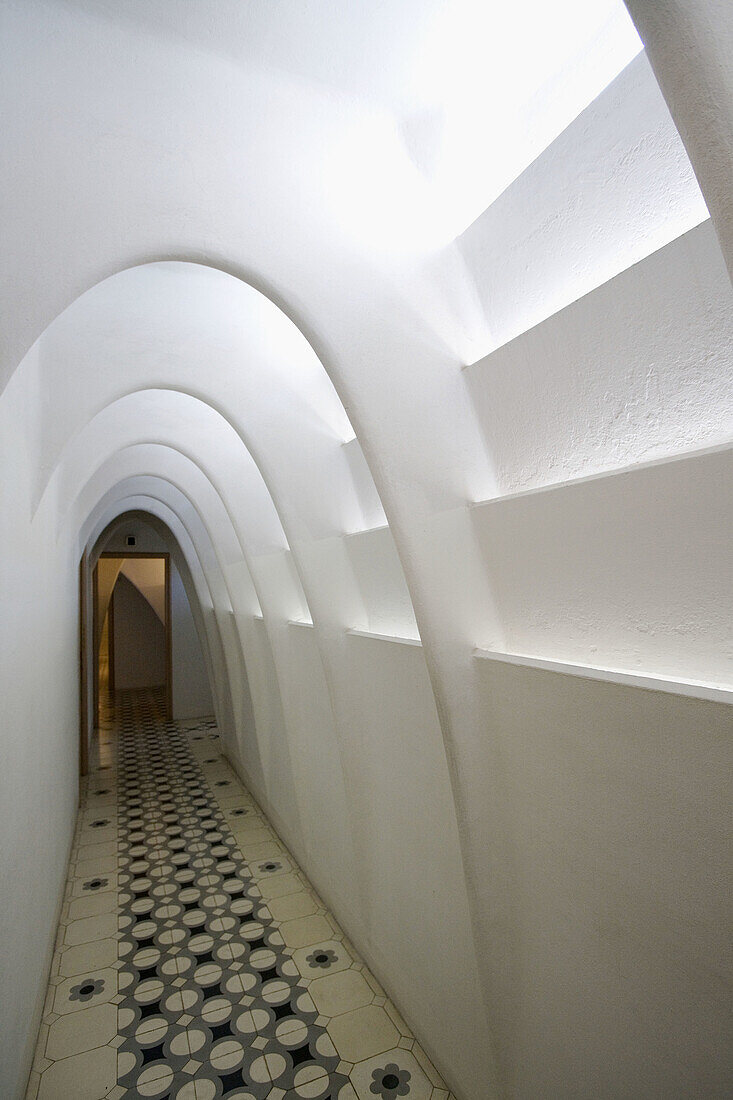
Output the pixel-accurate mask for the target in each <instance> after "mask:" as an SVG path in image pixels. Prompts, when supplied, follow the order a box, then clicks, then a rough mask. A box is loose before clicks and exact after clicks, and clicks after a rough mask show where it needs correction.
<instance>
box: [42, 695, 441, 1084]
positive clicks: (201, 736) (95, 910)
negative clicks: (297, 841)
mask: <svg viewBox="0 0 733 1100" xmlns="http://www.w3.org/2000/svg"><path fill="white" fill-rule="evenodd" d="M92 756H93V760H92V763H91V767H90V775H89V778H88V780H86V781H85V782H84V783H83V787H82V804H81V809H80V812H79V819H78V824H77V830H76V835H75V839H74V844H73V848H72V853H71V860H70V865H69V878H68V882H67V886H66V891H65V895H64V900H63V905H62V909H61V918H60V925H59V930H58V936H57V941H56V950H55V952H54V956H53V962H52V967H51V976H50V980H49V988H48V994H47V997H46V1004H45V1008H44V1014H43V1019H42V1023H41V1028H40V1031H39V1036H38V1043H37V1048H36V1055H35V1059H34V1062H33V1069H32V1072H31V1076H30V1080H29V1084H28V1091H27V1094H26V1100H72V1098H73V1100H102V1098H103V1097H106V1098H108V1100H123V1098H124V1100H133V1098H137V1097H152V1098H157V1100H216V1098H218V1097H226V1098H230V1100H265V1098H267V1100H398V1098H402V1097H406V1098H407V1100H453V1097H452V1095H451V1094H450V1093H449V1091H448V1089H447V1087H446V1085H445V1083H444V1082H443V1081H442V1079H441V1078H440V1076H439V1075H438V1074H437V1073H436V1071H435V1069H434V1067H433V1066H432V1065H431V1063H430V1061H429V1060H428V1058H427V1057H426V1055H425V1053H424V1051H423V1050H422V1048H421V1046H420V1044H419V1043H418V1042H417V1041H416V1040H415V1037H414V1036H413V1034H412V1032H411V1031H410V1029H409V1028H408V1026H407V1025H406V1024H405V1022H404V1020H403V1019H402V1017H401V1016H400V1014H399V1013H398V1012H397V1010H396V1009H395V1007H394V1006H393V1005H392V1004H391V1002H390V1001H389V999H388V998H387V996H386V994H385V992H384V990H383V989H382V988H381V986H380V985H379V983H378V982H377V981H376V980H375V978H374V977H373V975H372V974H371V973H370V971H369V970H368V968H367V967H366V966H365V965H364V964H363V963H362V962H361V960H360V959H359V957H358V955H357V953H356V951H355V950H354V948H353V946H352V945H351V944H350V943H349V942H348V940H347V939H346V937H345V936H344V934H343V932H342V931H341V929H340V928H339V926H338V924H337V922H336V921H335V919H334V917H333V916H332V915H331V914H330V913H329V912H328V911H327V909H326V907H325V906H324V905H323V902H322V901H321V900H320V898H319V897H318V895H317V894H316V893H315V892H314V891H313V889H312V887H311V885H310V883H309V882H308V880H307V879H306V877H305V876H304V875H303V873H302V872H301V871H300V869H299V868H298V866H297V864H296V863H295V861H294V860H293V858H292V856H291V855H290V853H289V852H287V850H286V849H285V848H284V846H283V844H282V842H281V841H280V839H279V837H278V836H277V834H276V833H275V832H274V831H273V830H272V828H271V826H270V824H269V822H268V820H267V818H266V816H265V815H264V814H263V813H262V811H261V810H260V809H259V807H258V806H257V804H256V803H255V801H254V800H253V798H252V797H251V795H250V794H249V793H248V792H247V791H246V790H245V788H244V787H243V786H242V784H241V781H240V779H239V777H238V776H237V775H236V773H235V772H234V771H233V769H232V768H231V766H230V764H229V762H228V761H227V760H226V758H225V757H224V756H223V755H222V753H221V748H220V743H219V735H218V732H217V728H216V723H215V722H214V721H213V720H209V719H204V720H201V719H199V720H192V721H190V722H167V721H166V719H165V714H164V707H163V698H162V693H160V692H155V691H138V692H119V693H117V696H116V698H115V705H114V708H113V709H111V710H110V711H109V713H108V716H107V718H106V719H105V720H104V721H103V722H102V728H101V730H100V731H99V734H98V735H97V736H96V737H95V740H94V745H93V752H92Z"/></svg>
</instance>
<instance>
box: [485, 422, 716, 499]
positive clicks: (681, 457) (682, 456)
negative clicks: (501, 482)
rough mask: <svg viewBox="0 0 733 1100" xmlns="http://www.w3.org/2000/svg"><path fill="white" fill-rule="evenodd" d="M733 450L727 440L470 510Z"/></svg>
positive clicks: (499, 496) (557, 483)
mask: <svg viewBox="0 0 733 1100" xmlns="http://www.w3.org/2000/svg"><path fill="white" fill-rule="evenodd" d="M732 448H733V440H730V439H728V440H725V441H724V442H722V443H716V444H714V445H713V446H711V447H699V448H698V449H697V450H690V451H680V452H678V453H677V454H674V455H663V456H662V457H661V458H652V459H649V460H648V461H646V462H632V463H630V464H629V465H628V466H617V467H615V468H614V469H611V470H600V471H599V472H598V473H595V474H585V475H584V476H583V477H571V478H567V479H565V480H564V481H551V482H548V483H547V484H545V485H532V486H530V487H529V488H528V489H518V490H516V492H512V493H499V494H497V495H496V496H493V497H486V498H485V499H484V500H473V501H471V502H470V504H469V507H470V508H483V507H484V506H485V505H489V504H503V503H504V501H510V500H518V499H520V498H521V497H532V496H539V494H540V493H553V492H558V491H559V490H561V489H572V488H573V487H574V486H576V485H587V484H588V483H589V482H593V481H605V480H609V479H611V478H614V477H623V476H624V474H634V473H636V472H637V471H641V470H651V469H654V468H655V467H658V466H669V465H671V464H672V463H674V462H687V461H692V460H694V459H696V458H705V457H706V456H707V455H714V454H721V453H722V452H724V451H729V450H731V449H732Z"/></svg>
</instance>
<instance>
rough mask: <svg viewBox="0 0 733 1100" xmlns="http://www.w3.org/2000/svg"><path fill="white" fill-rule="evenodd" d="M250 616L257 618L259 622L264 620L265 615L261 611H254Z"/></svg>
mask: <svg viewBox="0 0 733 1100" xmlns="http://www.w3.org/2000/svg"><path fill="white" fill-rule="evenodd" d="M252 618H253V619H258V620H259V621H260V622H261V623H263V622H264V621H265V616H264V615H263V614H262V612H261V611H255V613H254V615H253V616H252Z"/></svg>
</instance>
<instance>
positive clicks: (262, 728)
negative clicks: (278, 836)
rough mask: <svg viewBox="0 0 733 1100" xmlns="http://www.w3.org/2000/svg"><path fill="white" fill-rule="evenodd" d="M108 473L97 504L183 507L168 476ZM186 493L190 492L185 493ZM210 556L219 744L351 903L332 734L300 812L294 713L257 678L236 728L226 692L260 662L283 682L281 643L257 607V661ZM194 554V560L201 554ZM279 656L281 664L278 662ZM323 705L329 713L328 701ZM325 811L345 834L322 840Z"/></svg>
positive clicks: (246, 621) (243, 615) (245, 619)
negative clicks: (114, 497)
mask: <svg viewBox="0 0 733 1100" xmlns="http://www.w3.org/2000/svg"><path fill="white" fill-rule="evenodd" d="M144 468H145V466H144ZM108 472H109V475H110V480H111V479H115V484H114V485H113V486H111V487H110V488H109V489H108V490H107V493H106V496H105V497H103V498H102V499H106V498H107V497H108V496H109V494H114V493H115V492H117V491H119V492H128V491H129V486H133V487H134V488H135V489H136V490H145V491H148V492H150V491H151V488H152V490H153V491H155V492H156V493H157V496H158V497H159V498H162V499H163V500H164V499H165V497H166V492H167V487H168V486H170V487H171V488H172V489H173V491H174V495H175V497H177V498H178V499H180V500H181V501H183V500H186V499H187V494H184V491H183V489H182V487H181V486H176V485H175V483H174V482H173V481H172V480H171V476H170V474H169V475H168V477H167V478H163V477H162V476H155V477H153V476H150V475H140V474H138V475H137V476H136V475H135V473H134V470H132V471H128V472H127V476H126V477H125V478H124V479H123V480H122V481H121V482H120V481H119V480H117V479H118V478H119V474H120V470H119V468H118V466H115V465H114V464H112V465H109V470H108ZM94 480H95V479H94V476H93V477H92V479H91V482H94ZM125 486H128V488H125ZM156 487H159V488H156ZM103 490H104V484H102V486H101V488H100V486H99V485H95V487H94V489H93V495H94V496H99V493H100V492H101V491H103ZM190 491H191V490H190V487H189V490H188V492H190ZM169 506H170V505H169ZM191 507H193V508H194V513H193V514H194V515H195V516H197V515H198V508H197V507H196V505H195V504H192V505H191ZM199 523H203V520H199ZM203 535H204V541H206V542H209V539H208V534H207V529H206V526H205V525H204V527H203ZM212 553H213V555H214V562H213V575H212V571H211V569H209V570H206V567H204V568H205V572H206V575H207V584H208V587H209V588H210V590H211V592H212V610H213V616H214V622H215V623H216V624H217V629H218V634H219V636H220V638H221V644H220V645H219V646H218V647H217V648H218V651H219V652H220V653H221V654H222V658H223V660H224V662H225V665H226V667H227V669H228V676H229V683H230V685H231V687H230V689H229V690H230V694H231V695H232V698H233V699H234V700H235V704H234V708H235V709H234V719H233V723H232V725H231V726H230V730H229V732H227V730H226V729H223V736H224V737H225V741H227V742H228V744H229V751H230V752H231V756H232V760H233V762H234V763H235V764H236V765H238V766H241V767H242V768H243V771H244V774H245V776H246V779H247V781H248V783H249V784H250V785H251V786H252V787H253V789H254V792H255V794H256V796H257V797H258V798H259V799H260V800H261V801H262V803H263V805H265V807H266V808H267V809H268V810H269V812H270V813H271V815H272V817H273V819H274V820H275V821H276V822H277V824H278V827H279V829H280V830H281V832H282V835H284V837H285V838H286V839H287V842H288V845H289V846H290V847H291V849H292V850H293V851H295V852H297V853H298V854H299V857H300V858H301V859H303V861H304V862H306V863H307V862H310V861H311V860H312V859H313V853H312V851H311V849H313V848H315V849H317V851H318V856H319V859H318V865H317V868H316V870H317V874H319V875H322V874H323V873H324V871H326V870H327V871H328V872H329V873H333V868H340V873H341V875H342V876H343V879H344V881H345V882H348V883H349V886H348V889H347V891H346V892H347V893H349V894H351V895H352V896H353V897H356V896H357V894H358V888H359V882H358V879H353V877H352V873H353V866H354V860H353V856H352V854H351V853H352V845H353V841H351V840H350V820H351V817H350V812H349V810H348V806H347V802H346V799H345V796H344V794H343V790H344V778H343V764H342V761H341V750H340V747H339V744H338V741H337V740H334V734H333V732H332V731H331V729H330V723H329V722H328V721H323V722H322V723H321V734H320V737H321V740H322V741H323V742H324V745H323V746H322V759H323V763H322V767H321V772H320V778H319V782H318V784H317V785H316V788H315V789H316V792H318V793H317V797H316V798H315V801H314V802H313V803H312V804H311V805H310V806H302V805H301V801H302V799H301V797H299V791H300V790H305V789H309V790H311V791H312V792H313V790H314V787H313V783H312V782H310V783H309V784H301V785H300V786H299V784H298V782H297V772H298V767H300V768H301V769H302V767H303V754H304V753H305V754H306V755H308V754H310V753H311V752H312V749H313V746H311V745H308V744H307V743H303V739H302V736H301V735H300V734H299V730H298V714H297V706H296V707H295V709H294V708H293V705H292V703H291V705H290V707H288V706H287V705H284V704H283V700H282V695H283V692H282V688H279V689H278V692H277V693H276V697H275V698H274V699H272V698H271V696H269V703H268V701H267V700H263V697H262V684H261V676H259V677H256V679H258V680H259V683H258V684H254V686H253V688H252V692H253V694H254V695H255V708H254V711H252V709H251V707H250V706H249V705H247V706H246V707H245V715H244V722H243V721H242V719H241V718H240V712H239V709H238V705H237V703H236V700H237V698H238V693H237V692H236V691H233V690H232V688H233V687H234V685H236V684H237V683H238V682H239V680H240V678H243V679H244V683H245V688H246V696H247V697H249V696H250V684H251V683H252V677H251V672H248V671H247V669H248V667H249V665H250V662H251V661H256V665H255V667H256V668H257V669H260V670H261V665H262V661H263V660H264V661H265V663H266V665H268V667H270V668H271V676H273V677H274V682H275V684H278V683H279V682H280V680H281V677H282V675H283V668H282V664H283V658H282V649H283V645H284V644H285V641H284V639H283V638H282V637H281V636H280V634H281V631H278V629H277V626H276V625H274V624H273V621H272V617H271V616H270V615H268V614H267V610H266V609H267V606H268V603H267V601H266V600H264V599H263V605H264V607H265V610H266V618H265V626H266V628H267V632H268V633H267V635H266V637H267V638H268V639H269V640H268V641H266V642H265V643H264V644H265V653H264V654H262V652H261V651H262V647H263V638H262V637H261V636H255V632H254V631H253V627H254V624H255V621H256V620H255V619H254V618H253V616H252V613H251V609H248V610H247V611H245V612H242V611H241V609H240V611H239V613H237V612H236V611H235V612H232V610H231V607H225V608H224V610H223V611H222V608H221V605H220V603H219V602H218V600H217V596H216V591H217V584H216V583H214V580H215V576H216V574H217V572H218V575H219V577H220V580H219V586H221V585H224V589H225V590H226V591H227V593H228V590H227V589H226V582H225V578H224V575H223V572H222V570H221V568H220V566H219V565H218V559H217V558H216V554H215V551H213V549H212ZM198 554H199V556H200V550H199V551H198ZM227 599H228V594H227ZM235 607H236V601H235ZM253 651H254V652H253ZM235 653H236V654H238V660H235V659H234V654H235ZM268 653H271V657H269V658H268ZM278 656H279V657H280V659H278ZM239 661H241V662H242V667H241V671H240V669H239V668H238V664H239ZM286 670H287V666H286ZM321 675H322V674H321ZM258 693H259V694H258ZM258 700H259V708H258ZM326 702H327V706H328V701H326ZM273 708H274V712H273ZM229 709H231V708H229ZM269 712H273V713H269ZM263 714H264V717H263ZM255 718H257V719H258V721H257V723H254V719H255ZM323 718H324V719H325V718H326V716H325V715H323ZM331 721H332V720H331ZM252 739H254V742H255V743H256V746H257V754H256V759H255V763H254V765H253V762H252V759H251V751H250V747H249V746H250V742H251V740H252ZM278 760H280V761H282V763H278ZM273 771H274V773H276V776H275V778H277V777H278V776H279V779H278V783H279V786H280V788H281V790H280V798H279V800H278V801H276V802H273V799H272V794H271V791H270V786H271V782H272V780H271V779H270V773H271V772H273ZM290 772H294V775H295V777H296V778H295V779H291V780H288V781H287V784H286V790H287V792H288V793H287V797H286V798H285V799H283V797H282V784H283V775H284V774H285V775H287V774H288V773H290ZM283 802H284V803H285V807H286V809H284V808H283V804H282V803H283ZM325 804H328V805H329V806H330V813H331V814H334V813H338V814H339V815H340V816H341V818H342V820H343V822H344V823H345V824H346V829H345V830H343V829H342V830H341V831H340V832H339V833H336V834H334V833H330V834H329V833H328V832H325V833H324V831H323V829H322V828H321V827H320V821H319V816H320V815H322V814H323V805H325ZM294 807H295V808H297V810H298V817H297V818H296V819H293V815H292V809H293V808H294Z"/></svg>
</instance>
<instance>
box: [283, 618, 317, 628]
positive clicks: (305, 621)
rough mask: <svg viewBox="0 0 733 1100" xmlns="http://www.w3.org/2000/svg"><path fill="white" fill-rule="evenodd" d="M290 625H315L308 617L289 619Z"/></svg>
mask: <svg viewBox="0 0 733 1100" xmlns="http://www.w3.org/2000/svg"><path fill="white" fill-rule="evenodd" d="M288 626H310V627H312V626H313V623H312V622H310V621H309V620H308V619H288Z"/></svg>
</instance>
